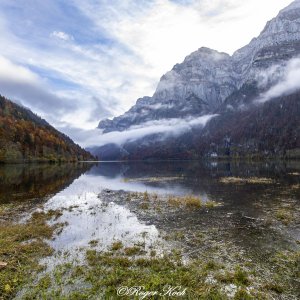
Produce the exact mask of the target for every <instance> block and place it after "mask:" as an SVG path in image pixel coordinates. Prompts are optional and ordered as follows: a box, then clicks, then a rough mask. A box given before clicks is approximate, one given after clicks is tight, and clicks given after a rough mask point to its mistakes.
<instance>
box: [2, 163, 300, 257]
mask: <svg viewBox="0 0 300 300" xmlns="http://www.w3.org/2000/svg"><path fill="white" fill-rule="evenodd" d="M299 173H300V163H299V162H279V163H278V162H264V163H221V162H184V161H182V162H180V161H177V162H131V163H130V162H123V163H121V162H120V163H99V164H98V165H94V164H82V165H61V166H59V165H38V166H37V165H36V166H35V165H26V166H22V165H16V166H1V167H0V180H1V181H0V201H1V202H2V203H9V202H13V201H26V200H29V199H38V200H41V199H43V200H44V201H46V200H47V202H46V204H45V208H46V209H62V211H63V215H62V216H61V217H60V218H59V220H58V221H59V222H67V223H68V226H66V227H65V228H64V230H63V231H62V233H61V234H60V235H59V236H57V237H56V239H55V240H53V241H51V244H52V246H53V247H54V248H55V249H57V250H72V249H78V248H80V247H85V246H88V244H89V242H90V241H91V240H96V241H97V247H98V248H105V247H107V246H108V245H110V244H111V243H112V242H113V241H114V240H118V239H121V240H122V241H123V242H124V243H125V244H126V243H127V244H130V243H138V242H142V241H143V240H144V237H145V235H147V239H146V241H145V247H146V248H147V247H151V245H152V244H153V243H156V242H161V241H160V240H159V230H163V231H170V232H172V230H174V228H187V229H188V230H190V229H193V228H200V229H201V228H203V226H210V223H211V222H210V219H212V218H213V219H214V226H217V227H219V229H220V230H227V229H228V228H229V229H230V230H228V231H227V234H229V235H230V236H231V239H236V242H237V243H239V242H242V243H244V244H245V245H246V244H247V245H249V247H252V248H254V247H256V246H257V245H258V243H256V240H255V239H257V237H258V236H259V233H255V239H253V238H252V237H251V234H252V233H253V232H254V231H255V230H256V228H254V229H253V230H250V229H249V226H250V225H251V224H250V225H249V221H248V220H251V218H254V219H264V218H265V217H266V212H268V209H269V208H271V207H272V208H273V207H274V206H276V205H277V203H282V199H284V200H286V201H293V203H296V204H295V205H297V207H299V205H300V195H299V189H292V188H291V187H292V186H297V185H298V184H299V183H300V176H299ZM226 176H234V177H267V178H271V179H272V180H273V181H274V183H272V184H254V185H253V184H243V185H230V184H229V185H226V184H223V183H221V182H220V178H222V177H226ZM103 189H110V190H120V189H122V190H126V191H138V192H144V191H148V192H155V193H158V194H176V195H182V194H195V195H200V196H201V197H202V198H204V199H211V200H215V201H217V202H222V203H223V204H224V205H223V206H222V207H220V208H218V209H216V210H215V211H214V212H212V213H211V214H209V215H208V214H206V215H205V214H202V215H199V214H198V213H193V212H181V213H180V215H174V216H173V217H172V218H169V219H168V220H167V221H166V220H163V221H162V220H161V219H160V220H155V219H153V220H152V224H148V223H149V222H148V223H146V221H145V220H143V219H142V218H140V216H137V215H135V214H133V213H132V212H131V211H130V210H129V209H128V208H125V207H124V206H122V205H117V204H116V203H110V204H105V203H103V202H102V200H101V199H99V198H98V195H99V193H100V192H101V191H102V190H103ZM280 205H281V204H280ZM293 205H294V204H293ZM227 216H230V218H227ZM245 224H246V225H245ZM248 225H249V226H248ZM282 233H283V235H286V237H288V236H289V235H293V236H294V237H297V236H298V235H299V230H295V229H292V230H291V231H289V232H288V234H287V233H286V232H285V231H283V232H282ZM264 234H265V233H261V236H260V237H261V239H262V240H264V243H265V244H267V243H269V244H270V245H272V246H273V245H274V243H271V242H269V241H271V240H272V239H273V237H272V236H271V235H268V236H264ZM241 236H243V238H241ZM273 240H274V239H273ZM253 242H254V244H253ZM255 243H256V245H255ZM259 247H260V246H259ZM259 247H258V248H259ZM258 251H259V250H258Z"/></svg>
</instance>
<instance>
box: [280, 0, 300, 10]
mask: <svg viewBox="0 0 300 300" xmlns="http://www.w3.org/2000/svg"><path fill="white" fill-rule="evenodd" d="M293 9H300V0H295V1H293V2H292V3H291V4H290V5H288V6H287V7H285V8H284V9H282V10H281V11H280V12H281V13H282V12H287V11H290V10H293Z"/></svg>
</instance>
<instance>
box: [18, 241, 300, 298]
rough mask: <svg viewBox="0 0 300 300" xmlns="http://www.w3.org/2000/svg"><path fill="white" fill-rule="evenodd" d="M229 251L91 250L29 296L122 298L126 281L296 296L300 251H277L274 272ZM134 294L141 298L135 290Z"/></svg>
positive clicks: (202, 291) (191, 294)
mask: <svg viewBox="0 0 300 300" xmlns="http://www.w3.org/2000/svg"><path fill="white" fill-rule="evenodd" d="M223 246H226V245H225V244H224V245H223ZM227 246H228V245H227ZM112 248H113V245H111V247H110V249H112ZM228 250H229V253H231V254H229V255H228V257H227V258H226V259H225V260H224V258H223V261H222V258H221V257H220V256H218V255H217V253H216V252H215V251H211V249H210V250H209V251H207V252H206V253H205V255H204V256H202V257H201V258H196V259H190V260H189V261H188V262H184V261H183V260H182V256H181V254H180V251H178V250H176V249H174V251H171V252H169V253H163V254H162V255H159V256H158V255H156V253H155V252H152V254H151V255H148V254H146V253H145V252H143V251H141V248H140V247H138V246H134V245H133V246H131V247H126V248H123V247H121V248H119V249H118V250H114V251H100V252H98V251H96V250H87V251H86V254H85V258H86V261H85V263H84V265H78V263H77V262H72V263H67V264H62V265H60V266H58V267H56V269H55V270H54V271H53V272H52V273H50V274H46V275H45V276H43V277H42V278H41V279H40V280H39V281H38V282H37V284H36V285H35V286H33V287H32V288H31V289H28V291H27V293H26V297H25V298H24V299H43V298H44V299H94V298H95V297H96V298H97V297H98V298H99V299H121V298H122V297H118V295H117V289H118V288H119V287H124V286H127V287H133V286H141V287H143V288H142V289H141V291H143V292H145V291H148V292H149V291H159V292H163V291H164V288H165V287H166V286H172V287H174V286H181V290H185V293H184V296H183V297H182V299H203V300H204V299H220V300H223V299H224V300H226V299H239V300H242V299H243V300H247V299H279V297H280V295H282V294H283V293H285V294H286V295H290V296H291V295H295V294H293V292H292V291H293V287H292V285H291V284H290V283H289V284H287V283H286V280H287V278H289V279H290V278H291V277H292V278H294V279H296V278H297V276H298V275H299V273H298V272H299V270H297V267H298V262H299V257H300V254H299V253H297V252H288V253H287V252H286V253H277V254H276V255H275V256H273V257H272V260H271V262H272V264H273V268H274V270H275V272H274V274H272V276H270V275H269V274H268V273H267V272H266V270H264V269H262V266H261V265H260V266H256V265H255V263H250V264H249V263H246V260H245V261H244V262H237V261H233V260H232V259H233V257H234V256H235V254H236V253H235V252H234V251H232V249H228ZM152 251H153V250H152ZM282 268H283V269H282ZM260 272H262V273H260ZM264 272H265V273H264ZM287 272H289V274H288V273H287ZM140 296H141V295H140ZM98 298H97V299H98ZM129 298H130V299H138V298H139V297H138V295H137V294H134V295H132V297H129ZM149 299H163V298H162V297H152V298H151V297H150V298H149ZM287 299H289V298H287ZM290 299H293V298H292V297H290Z"/></svg>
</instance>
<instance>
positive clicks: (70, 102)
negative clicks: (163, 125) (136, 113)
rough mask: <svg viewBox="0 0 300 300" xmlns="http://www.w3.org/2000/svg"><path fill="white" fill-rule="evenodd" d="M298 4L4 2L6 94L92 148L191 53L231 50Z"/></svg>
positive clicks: (2, 85) (1, 87)
mask: <svg viewBox="0 0 300 300" xmlns="http://www.w3.org/2000/svg"><path fill="white" fill-rule="evenodd" d="M291 2H292V1H291V0H276V1H274V0H263V1H262V0H251V1H242V0H43V1H41V0H26V1H23V0H0V44H1V48H0V94H1V95H4V96H6V97H8V98H10V99H11V100H13V101H15V102H17V103H20V104H22V105H24V106H26V107H28V108H30V109H31V110H32V111H34V112H35V113H37V114H38V115H40V116H41V117H43V118H45V119H46V120H47V121H48V122H49V123H50V124H52V125H53V126H54V127H56V128H57V129H58V130H60V131H62V132H64V133H66V134H67V135H69V136H70V137H71V138H72V139H73V140H74V141H75V142H78V143H79V144H81V145H83V146H87V143H86V142H85V136H86V140H90V139H91V138H92V137H91V132H92V133H93V134H95V130H94V129H95V128H96V127H97V125H98V123H99V121H100V120H102V119H105V118H112V117H114V116H118V115H120V114H122V113H124V112H125V111H127V110H128V109H129V108H130V107H131V106H132V105H134V104H135V102H136V100H137V99H138V98H140V97H143V96H151V95H152V94H153V93H154V91H155V88H156V85H157V83H158V82H159V79H160V77H161V76H162V75H163V74H164V73H166V72H167V71H168V70H170V69H171V68H172V67H173V65H175V64H176V63H180V62H182V61H183V60H184V58H185V57H186V56H187V55H188V54H190V53H191V52H193V51H195V50H197V49H198V48H200V47H202V46H205V47H209V48H212V49H215V50H218V51H223V52H227V53H229V54H232V53H233V52H234V51H235V50H237V49H239V48H241V47H242V46H244V45H246V44H248V43H249V42H250V40H251V39H252V38H253V37H255V36H258V35H259V33H260V32H261V31H262V29H263V28H264V26H265V24H266V22H267V21H268V20H270V19H272V18H273V17H275V16H276V15H277V14H278V12H279V10H280V9H282V8H284V7H286V6H287V5H289V4H290V3H291Z"/></svg>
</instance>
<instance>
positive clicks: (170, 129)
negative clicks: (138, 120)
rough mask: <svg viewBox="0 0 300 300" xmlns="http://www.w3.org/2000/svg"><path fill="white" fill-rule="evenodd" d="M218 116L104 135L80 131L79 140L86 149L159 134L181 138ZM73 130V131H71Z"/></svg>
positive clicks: (97, 131)
mask: <svg viewBox="0 0 300 300" xmlns="http://www.w3.org/2000/svg"><path fill="white" fill-rule="evenodd" d="M217 116H218V115H205V116H201V117H198V118H187V119H176V118H173V119H163V120H156V121H149V122H145V123H143V124H140V125H136V126H131V127H130V128H129V129H127V130H125V131H113V132H109V133H104V134H103V133H102V130H100V129H94V130H89V131H80V130H79V131H78V129H73V130H77V131H78V132H79V134H78V135H77V136H78V139H79V140H80V142H81V143H82V144H83V145H84V146H85V147H93V146H103V145H105V144H116V145H123V144H125V143H126V142H132V141H136V140H138V139H140V138H143V137H146V136H148V135H152V134H159V135H160V137H161V138H162V139H164V138H166V137H168V136H179V135H181V134H183V133H184V132H187V131H190V130H191V129H192V128H194V127H199V126H200V127H204V126H205V125H206V124H207V123H208V122H209V121H210V120H211V119H212V118H215V117H217ZM71 130H72V129H71Z"/></svg>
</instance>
